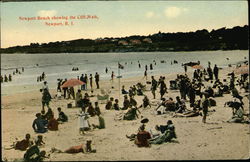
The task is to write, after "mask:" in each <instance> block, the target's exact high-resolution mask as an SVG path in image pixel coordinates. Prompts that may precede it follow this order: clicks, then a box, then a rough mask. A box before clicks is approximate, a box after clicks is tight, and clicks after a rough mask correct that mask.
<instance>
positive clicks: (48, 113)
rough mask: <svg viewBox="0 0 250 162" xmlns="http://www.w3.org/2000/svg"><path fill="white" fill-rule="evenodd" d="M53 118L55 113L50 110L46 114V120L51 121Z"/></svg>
mask: <svg viewBox="0 0 250 162" xmlns="http://www.w3.org/2000/svg"><path fill="white" fill-rule="evenodd" d="M52 116H54V112H53V111H52V109H51V108H48V111H47V112H46V114H45V119H46V120H47V121H49V120H50V119H51V118H52Z"/></svg>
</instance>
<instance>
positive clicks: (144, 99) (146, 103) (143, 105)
mask: <svg viewBox="0 0 250 162" xmlns="http://www.w3.org/2000/svg"><path fill="white" fill-rule="evenodd" d="M148 106H149V107H150V108H151V104H150V101H149V99H148V97H147V96H146V95H145V96H144V98H143V103H142V105H141V106H140V107H139V108H141V107H143V108H146V107H148Z"/></svg>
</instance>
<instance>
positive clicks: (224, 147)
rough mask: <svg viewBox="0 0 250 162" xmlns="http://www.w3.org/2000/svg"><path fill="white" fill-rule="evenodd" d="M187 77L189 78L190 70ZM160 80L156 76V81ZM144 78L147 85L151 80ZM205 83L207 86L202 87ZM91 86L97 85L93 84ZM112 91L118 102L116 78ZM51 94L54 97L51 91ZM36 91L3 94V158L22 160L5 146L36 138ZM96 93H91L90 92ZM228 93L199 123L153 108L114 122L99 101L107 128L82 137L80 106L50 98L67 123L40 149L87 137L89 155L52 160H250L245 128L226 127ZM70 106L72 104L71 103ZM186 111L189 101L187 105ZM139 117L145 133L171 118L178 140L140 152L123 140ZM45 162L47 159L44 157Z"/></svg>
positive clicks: (196, 119)
mask: <svg viewBox="0 0 250 162" xmlns="http://www.w3.org/2000/svg"><path fill="white" fill-rule="evenodd" d="M232 69H233V68H227V69H224V70H222V71H220V74H219V76H220V78H221V79H224V78H227V73H229V72H232ZM164 76H166V83H167V86H168V87H169V80H171V79H174V78H175V77H176V74H174V73H173V74H168V75H164ZM189 76H190V77H191V76H192V72H191V70H190V73H189ZM142 78H143V77H142V76H141V77H136V78H129V79H121V85H125V88H126V89H128V88H129V87H130V86H131V85H133V84H136V83H137V82H142V83H143V84H145V83H146V80H143V79H142ZM158 78H159V76H156V79H157V80H158ZM148 80H149V81H151V79H150V76H149V77H148ZM206 84H207V83H206ZM94 86H95V84H94ZM100 86H101V88H104V89H110V88H111V82H110V81H101V83H100ZM114 87H115V89H111V96H113V97H114V98H115V99H116V98H119V93H118V79H116V80H115V82H114ZM50 88H51V90H50V91H51V94H52V95H53V96H54V95H55V90H52V88H55V87H50ZM237 88H238V90H239V92H240V95H242V96H245V95H246V93H244V92H243V90H240V89H239V87H237ZM39 89H40V87H37V91H34V92H27V93H23V94H15V95H11V96H2V109H1V111H2V118H1V119H2V157H3V158H7V159H8V160H13V159H15V158H18V159H19V158H22V157H23V154H24V152H23V151H17V150H14V149H13V150H5V149H4V148H5V147H9V145H11V144H12V142H13V141H15V138H18V139H19V140H20V139H23V138H24V136H25V134H26V133H30V134H31V136H32V138H35V137H36V136H37V134H35V133H34V131H33V129H32V127H31V125H32V122H33V120H34V119H35V114H36V113H37V112H40V111H41V93H40V92H39ZM147 89H148V90H149V89H150V85H147ZM168 92H169V93H167V94H165V96H164V97H173V98H174V99H175V97H176V96H177V95H179V91H172V90H168ZM97 93H100V91H99V90H95V92H94V94H97ZM146 95H147V96H148V97H149V98H150V99H151V102H153V101H155V102H156V101H159V98H160V95H159V93H157V99H156V100H152V94H151V92H150V91H146ZM142 98H143V97H142V96H136V97H135V99H136V100H137V102H138V104H139V105H140V104H141V103H142ZM231 99H232V97H231V95H230V94H226V95H224V97H218V98H215V100H216V101H217V106H216V107H211V108H210V110H213V109H214V110H215V112H209V116H208V117H207V123H206V124H204V123H202V122H201V120H202V117H201V116H198V117H191V118H173V117H172V114H171V113H168V114H164V115H155V114H154V112H153V110H154V108H155V106H152V108H147V109H140V111H141V114H140V118H139V119H137V120H133V121H115V120H114V118H115V114H117V113H120V112H121V111H120V112H118V111H115V110H105V108H104V106H105V104H101V103H100V108H101V111H102V113H103V115H104V118H105V122H106V129H102V130H98V129H97V130H91V131H89V132H87V133H86V134H85V135H80V134H79V132H78V119H77V116H76V114H77V113H78V111H79V108H72V109H69V108H67V103H69V102H71V101H72V102H73V100H56V99H54V100H52V102H51V104H50V105H51V107H52V108H53V111H54V113H55V117H56V118H57V117H58V113H57V110H56V108H57V107H62V110H63V111H64V112H65V113H66V114H67V115H68V116H69V122H67V123H65V124H63V125H59V131H56V132H52V131H49V132H48V133H45V134H43V136H44V141H45V143H46V145H45V146H44V147H42V148H41V150H46V152H47V153H49V151H50V149H51V148H52V147H56V148H58V149H61V150H65V149H67V148H69V147H70V146H74V145H79V144H81V143H85V142H86V140H87V139H92V140H93V142H92V143H93V145H92V148H94V149H96V150H97V153H90V154H82V153H78V154H74V155H71V154H59V153H53V154H51V155H50V160H52V161H53V160H54V161H60V160H63V161H68V160H75V161H84V160H184V159H186V160H201V159H247V158H249V153H250V152H249V139H250V138H249V125H248V124H236V123H226V122H225V121H227V120H228V119H230V118H231V116H232V110H231V108H229V107H224V103H225V102H226V101H229V100H231ZM96 100H97V99H96V97H92V98H91V101H92V102H94V101H96ZM119 101H120V102H119V104H120V106H122V102H123V95H120V98H119ZM243 101H244V104H245V105H244V110H245V113H249V100H248V98H247V97H244V99H243ZM73 104H74V102H73ZM186 105H187V106H188V108H189V102H187V103H186ZM141 116H143V117H147V118H148V119H149V123H147V125H146V129H152V130H154V127H155V125H156V124H159V125H160V124H166V122H167V120H169V119H171V120H172V121H173V123H174V125H175V127H176V134H177V137H178V138H177V139H176V140H175V141H174V142H172V143H164V144H161V145H152V146H151V147H150V148H138V147H137V146H136V145H135V144H134V143H133V141H129V139H127V138H126V136H125V135H126V134H128V135H130V134H131V133H136V132H137V129H138V127H139V126H140V121H141ZM89 121H90V123H91V124H92V123H95V124H97V123H98V119H97V117H92V118H90V120H89ZM47 160H48V159H47Z"/></svg>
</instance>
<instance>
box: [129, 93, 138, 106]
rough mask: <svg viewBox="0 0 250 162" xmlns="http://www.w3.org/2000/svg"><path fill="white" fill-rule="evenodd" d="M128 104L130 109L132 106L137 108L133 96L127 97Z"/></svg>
mask: <svg viewBox="0 0 250 162" xmlns="http://www.w3.org/2000/svg"><path fill="white" fill-rule="evenodd" d="M129 103H130V106H131V107H132V106H134V107H136V106H137V102H136V100H135V99H134V97H133V96H129Z"/></svg>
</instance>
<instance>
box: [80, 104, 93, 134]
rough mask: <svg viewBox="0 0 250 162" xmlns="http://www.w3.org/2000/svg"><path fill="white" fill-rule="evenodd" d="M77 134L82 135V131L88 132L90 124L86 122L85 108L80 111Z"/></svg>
mask: <svg viewBox="0 0 250 162" xmlns="http://www.w3.org/2000/svg"><path fill="white" fill-rule="evenodd" d="M78 116H79V133H80V134H84V131H88V130H90V124H89V121H88V118H89V116H88V113H86V112H85V108H82V110H80V112H79V114H78Z"/></svg>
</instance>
